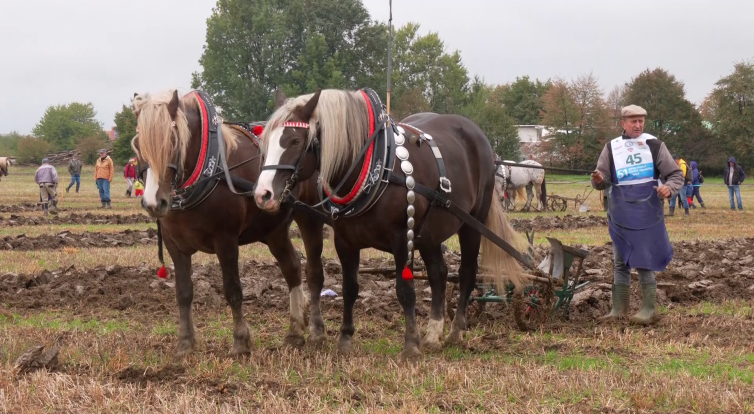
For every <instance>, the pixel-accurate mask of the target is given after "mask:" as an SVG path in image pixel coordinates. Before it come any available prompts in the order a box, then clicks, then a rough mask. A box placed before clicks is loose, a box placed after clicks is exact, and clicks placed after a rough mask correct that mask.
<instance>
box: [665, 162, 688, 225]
mask: <svg viewBox="0 0 754 414" xmlns="http://www.w3.org/2000/svg"><path fill="white" fill-rule="evenodd" d="M673 160H675V164H676V165H677V166H678V167H679V168H680V169H681V173H683V186H681V190H680V191H679V192H678V197H680V199H681V204H683V210H684V211H685V212H686V213H685V214H686V215H687V216H688V215H689V201H688V199H687V198H686V186H687V185H689V184H690V183H691V168H689V165H688V164H687V163H686V161H684V160H682V159H681V157H679V156H678V155H673ZM670 215H671V216H673V215H675V197H672V198H671V199H670Z"/></svg>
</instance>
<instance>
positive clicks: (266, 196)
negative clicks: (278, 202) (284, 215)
mask: <svg viewBox="0 0 754 414" xmlns="http://www.w3.org/2000/svg"><path fill="white" fill-rule="evenodd" d="M271 198H272V193H271V192H270V191H269V190H265V191H264V194H262V201H270V199H271Z"/></svg>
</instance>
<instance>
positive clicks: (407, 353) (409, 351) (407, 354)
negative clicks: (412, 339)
mask: <svg viewBox="0 0 754 414" xmlns="http://www.w3.org/2000/svg"><path fill="white" fill-rule="evenodd" d="M421 356H422V352H421V351H420V350H419V347H417V346H416V345H408V346H406V347H405V348H404V349H403V352H401V359H403V360H405V361H413V360H416V359H419V358H420V357H421Z"/></svg>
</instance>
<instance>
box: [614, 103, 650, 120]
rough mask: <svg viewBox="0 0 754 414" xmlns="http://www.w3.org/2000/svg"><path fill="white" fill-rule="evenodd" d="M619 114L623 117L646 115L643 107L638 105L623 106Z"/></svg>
mask: <svg viewBox="0 0 754 414" xmlns="http://www.w3.org/2000/svg"><path fill="white" fill-rule="evenodd" d="M620 115H621V116H622V117H623V118H628V117H630V116H647V111H645V110H644V108H642V107H641V106H638V105H628V106H624V107H623V109H621V111H620Z"/></svg>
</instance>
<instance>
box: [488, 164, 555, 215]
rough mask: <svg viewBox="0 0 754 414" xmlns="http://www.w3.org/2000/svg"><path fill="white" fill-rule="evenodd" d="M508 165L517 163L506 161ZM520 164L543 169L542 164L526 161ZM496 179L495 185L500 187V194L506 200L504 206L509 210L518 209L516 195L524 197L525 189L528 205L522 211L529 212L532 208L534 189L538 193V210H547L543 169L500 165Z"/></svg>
mask: <svg viewBox="0 0 754 414" xmlns="http://www.w3.org/2000/svg"><path fill="white" fill-rule="evenodd" d="M504 162H508V163H516V162H515V161H504ZM518 164H525V165H532V166H536V167H541V166H542V164H540V163H538V162H536V161H532V160H526V161H522V162H520V163H518ZM495 175H496V177H495V185H496V186H497V187H498V190H499V191H500V194H502V195H503V197H506V199H504V200H503V205H504V206H505V207H506V208H509V209H513V210H515V209H516V194H517V193H518V195H520V196H521V197H523V196H524V188H526V204H524V207H523V208H522V209H521V210H522V211H529V209H530V208H531V201H532V199H533V198H534V194H533V192H532V187H533V188H534V190H535V191H536V193H537V210H539V211H545V210H546V209H547V187H546V185H545V170H543V169H541V168H528V167H517V166H510V165H499V166H498V167H497V171H496V174H495Z"/></svg>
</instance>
